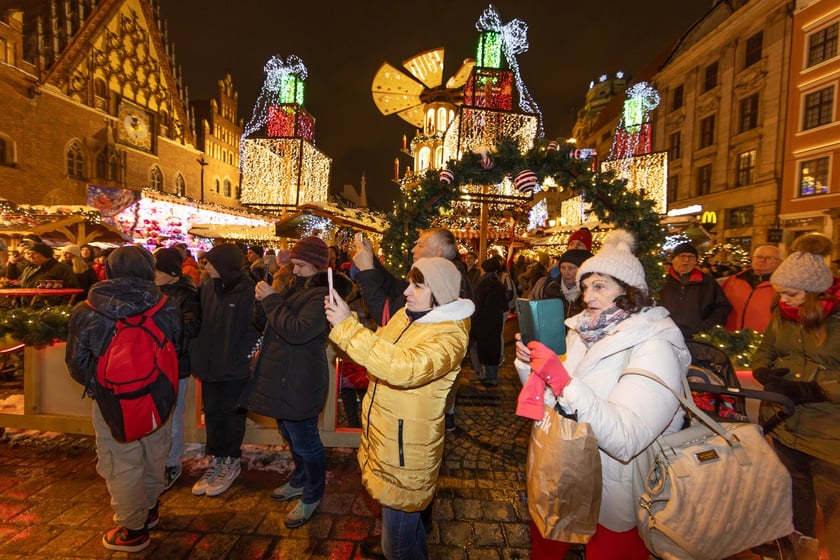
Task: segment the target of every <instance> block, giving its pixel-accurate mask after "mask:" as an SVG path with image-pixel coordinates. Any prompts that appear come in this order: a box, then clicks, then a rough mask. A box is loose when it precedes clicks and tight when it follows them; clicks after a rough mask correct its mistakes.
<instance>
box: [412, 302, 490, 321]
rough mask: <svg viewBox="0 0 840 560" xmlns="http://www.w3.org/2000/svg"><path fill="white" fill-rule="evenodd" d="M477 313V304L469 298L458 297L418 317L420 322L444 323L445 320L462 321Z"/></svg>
mask: <svg viewBox="0 0 840 560" xmlns="http://www.w3.org/2000/svg"><path fill="white" fill-rule="evenodd" d="M473 313H475V304H474V303H473V302H471V301H470V300H468V299H460V298H459V299H456V300H455V301H450V302H449V303H446V304H444V305H439V306H438V307H433V308H432V310H431V311H429V312H428V313H426V314H425V315H423V316H422V317H420V318H419V319H417V321H416V323H418V324H423V325H425V324H432V323H443V322H444V321H462V320H464V319H466V318H468V317H471V316H472V314H473Z"/></svg>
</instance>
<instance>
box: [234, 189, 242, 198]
mask: <svg viewBox="0 0 840 560" xmlns="http://www.w3.org/2000/svg"><path fill="white" fill-rule="evenodd" d="M233 192H234V193H236V200H239V199H240V198H242V187H240V186H239V185H236V188H235V189H234V190H233Z"/></svg>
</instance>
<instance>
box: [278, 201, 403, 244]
mask: <svg viewBox="0 0 840 560" xmlns="http://www.w3.org/2000/svg"><path fill="white" fill-rule="evenodd" d="M318 218H326V219H329V220H332V221H333V222H334V223H335V224H337V225H338V226H340V227H349V228H353V229H356V230H361V231H367V232H370V233H380V234H381V233H382V232H383V231H385V229H386V228H387V227H388V224H387V223H386V222H385V220H384V219H382V218H380V217H378V216H375V215H374V214H371V213H370V212H368V211H367V210H361V209H358V208H344V207H342V206H338V205H336V204H330V203H328V202H309V203H306V204H301V205H300V206H298V208H297V210H296V211H294V212H293V213H292V214H290V215H288V216H286V217H285V218H281V219H280V220H278V221H277V223H276V224H275V227H276V230H275V231H276V234H277V235H279V236H281V237H293V238H298V237H301V236H302V235H304V234H305V233H306V232H307V231H309V230H311V229H312V226H313V220H315V219H318Z"/></svg>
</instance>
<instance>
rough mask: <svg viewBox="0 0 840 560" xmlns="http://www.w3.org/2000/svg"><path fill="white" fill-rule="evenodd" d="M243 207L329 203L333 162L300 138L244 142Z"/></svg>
mask: <svg viewBox="0 0 840 560" xmlns="http://www.w3.org/2000/svg"><path fill="white" fill-rule="evenodd" d="M242 154H243V159H242V162H243V163H242V165H243V168H244V169H247V170H248V172H247V173H245V174H243V175H242V195H241V201H242V204H252V205H255V206H278V207H279V206H297V205H299V204H304V203H306V202H319V201H326V200H327V192H328V190H329V178H330V164H331V162H332V160H331V159H330V158H329V157H327V156H326V155H324V154H323V153H322V152H321V151H319V150H318V149H317V148H315V147H314V146H313V145H312V144H310V143H309V142H306V141H305V140H302V139H300V138H262V139H254V138H252V139H246V140H243V142H242Z"/></svg>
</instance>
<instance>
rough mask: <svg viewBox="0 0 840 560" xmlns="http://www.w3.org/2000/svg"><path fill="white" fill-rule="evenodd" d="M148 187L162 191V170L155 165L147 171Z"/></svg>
mask: <svg viewBox="0 0 840 560" xmlns="http://www.w3.org/2000/svg"><path fill="white" fill-rule="evenodd" d="M149 188H151V189H152V190H154V191H158V192H163V172H162V171H161V170H160V167H158V166H157V165H155V166H154V167H152V169H151V170H150V171H149Z"/></svg>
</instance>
